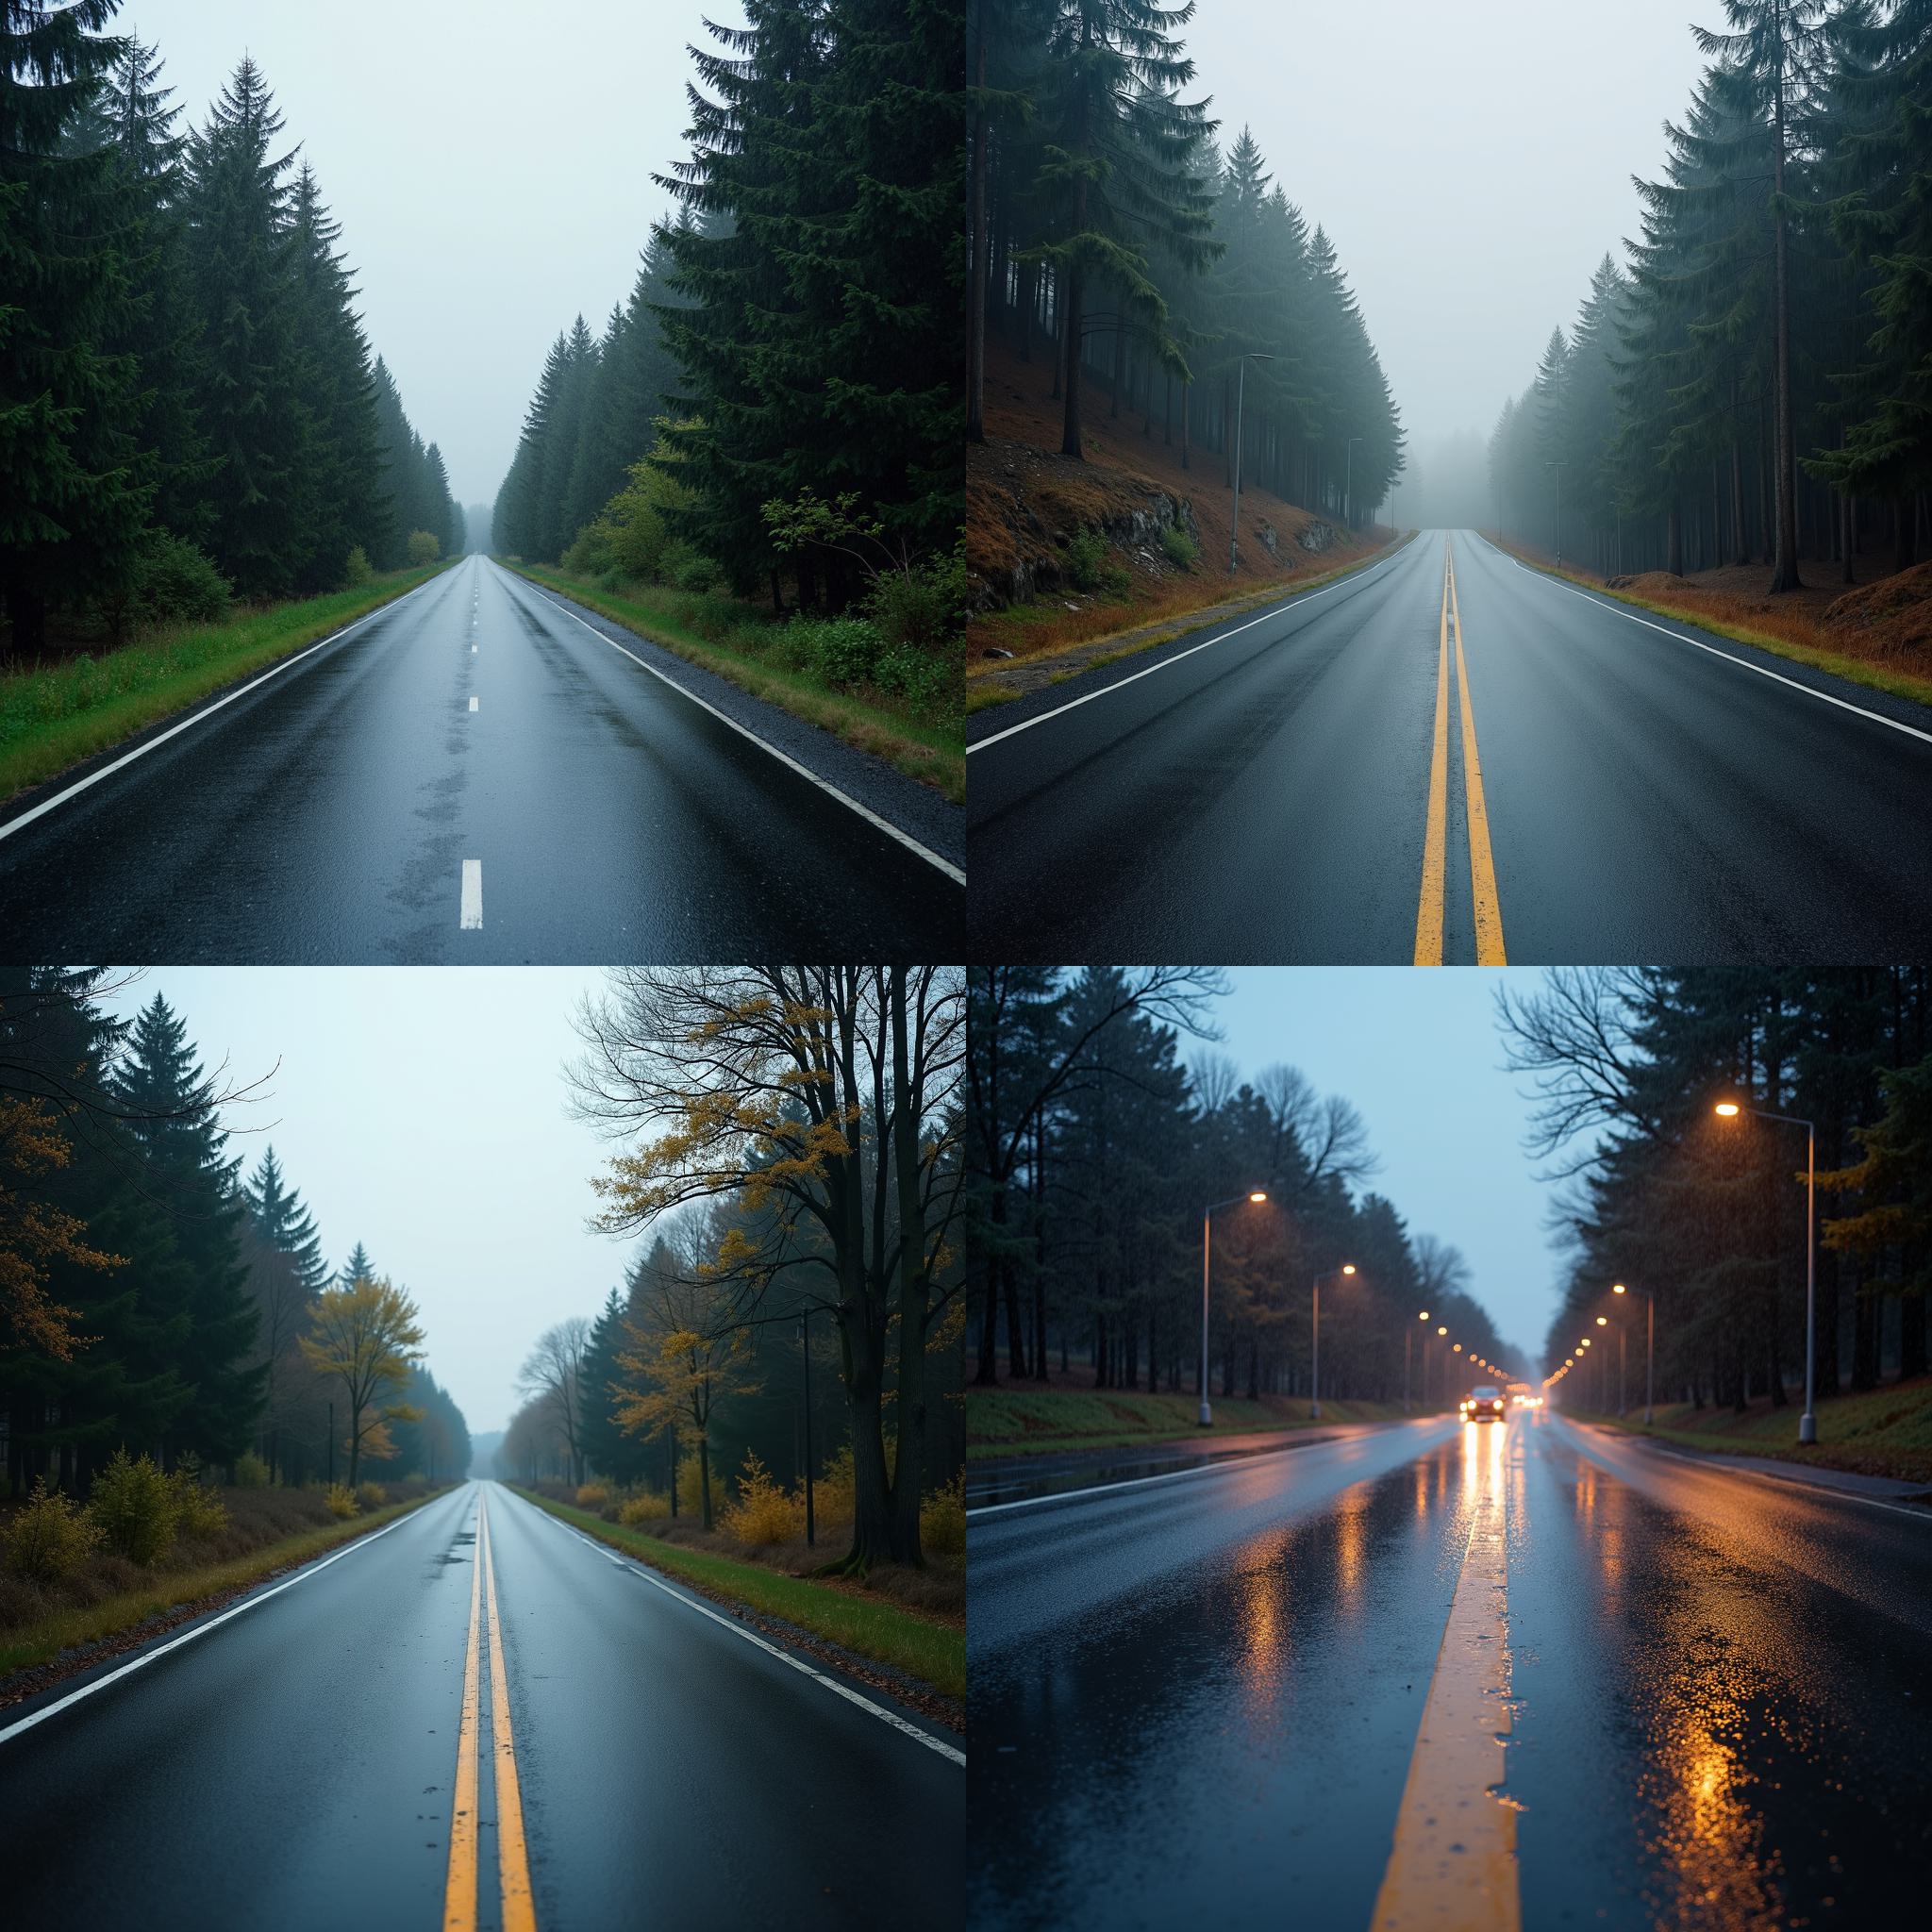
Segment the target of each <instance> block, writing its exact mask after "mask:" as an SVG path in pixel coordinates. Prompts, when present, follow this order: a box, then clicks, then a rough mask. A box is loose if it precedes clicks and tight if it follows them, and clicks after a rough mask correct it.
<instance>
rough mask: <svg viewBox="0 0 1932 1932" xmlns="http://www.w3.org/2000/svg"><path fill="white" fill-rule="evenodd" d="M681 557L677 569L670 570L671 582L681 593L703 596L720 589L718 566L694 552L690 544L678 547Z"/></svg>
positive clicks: (700, 553) (676, 564)
mask: <svg viewBox="0 0 1932 1932" xmlns="http://www.w3.org/2000/svg"><path fill="white" fill-rule="evenodd" d="M676 548H677V550H678V552H679V553H680V555H679V556H678V557H677V558H676V562H675V567H671V568H669V569H668V572H667V575H668V576H669V579H670V581H671V582H672V583H673V584H674V585H675V586H676V588H677V589H678V590H680V591H691V592H693V593H694V594H699V595H701V594H702V593H703V592H705V591H714V590H716V589H717V588H718V575H719V572H718V566H717V565H716V564H715V563H714V562H712V560H711V559H710V558H708V557H706V556H705V555H704V554H703V553H702V552H700V551H696V550H693V549H691V547H690V545H689V544H683V543H680V544H678V545H677V546H676Z"/></svg>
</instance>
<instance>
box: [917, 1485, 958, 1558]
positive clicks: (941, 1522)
mask: <svg viewBox="0 0 1932 1932" xmlns="http://www.w3.org/2000/svg"><path fill="white" fill-rule="evenodd" d="M919 1541H920V1542H921V1543H922V1545H924V1547H925V1548H926V1549H928V1550H933V1551H937V1552H940V1553H942V1554H943V1555H946V1556H949V1557H958V1556H963V1555H964V1554H965V1551H966V1472H965V1471H964V1470H963V1469H962V1470H961V1471H960V1472H959V1474H958V1475H956V1476H955V1477H954V1478H953V1480H952V1481H951V1482H949V1483H948V1484H947V1485H946V1486H945V1488H944V1489H942V1490H935V1491H933V1492H932V1493H931V1494H930V1495H929V1496H927V1497H926V1498H925V1500H924V1502H923V1503H921V1504H920V1506H919Z"/></svg>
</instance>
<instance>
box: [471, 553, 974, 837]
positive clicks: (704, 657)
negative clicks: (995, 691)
mask: <svg viewBox="0 0 1932 1932" xmlns="http://www.w3.org/2000/svg"><path fill="white" fill-rule="evenodd" d="M495 560H496V561H497V562H498V563H500V564H502V565H503V567H504V568H505V569H506V570H512V571H515V572H516V574H517V575H519V576H521V577H527V578H529V580H530V581H531V582H532V583H536V584H542V585H544V586H546V587H547V588H548V589H550V590H553V591H561V592H562V593H563V595H564V596H566V597H568V598H570V599H571V601H572V602H573V603H575V604H582V605H584V606H586V607H587V608H590V609H591V610H595V611H598V612H600V613H601V614H602V615H603V616H605V617H609V618H614V619H615V620H616V621H617V623H619V624H621V625H624V627H625V629H626V630H631V631H635V632H636V633H637V634H638V636H639V637H641V638H646V639H648V640H649V641H651V642H652V643H654V644H661V645H662V646H663V647H664V648H665V649H666V650H667V651H670V652H672V653H673V654H674V655H675V656H677V657H679V658H683V659H684V660H685V662H686V663H688V664H695V665H697V666H698V667H699V668H700V669H702V670H705V671H710V672H714V673H715V674H716V675H718V676H720V677H722V678H724V680H725V682H726V683H728V684H735V685H736V686H737V687H738V689H739V690H740V691H747V692H749V693H750V694H751V695H752V696H753V697H755V698H758V699H761V700H762V701H763V702H764V703H766V704H768V705H775V706H776V707H777V708H778V709H779V710H781V711H788V712H790V713H791V716H792V717H794V718H802V719H804V720H805V722H806V723H807V724H816V725H817V726H818V727H819V729H820V730H822V731H829V732H830V733H831V734H832V736H833V737H834V738H837V739H840V740H841V741H843V742H844V743H846V744H849V745H851V746H852V747H853V748H854V749H855V750H858V751H862V752H865V753H866V754H868V756H870V757H872V758H881V759H883V760H884V761H885V762H886V763H887V764H889V765H891V766H892V767H893V769H894V770H895V771H899V772H903V773H904V774H906V776H907V777H908V778H917V779H918V780H919V781H920V782H921V783H922V784H924V785H930V786H932V787H933V788H934V789H935V790H936V791H941V792H942V793H943V794H944V795H945V797H946V798H947V799H949V800H950V801H951V802H952V803H953V804H955V805H962V804H964V803H965V799H966V746H965V740H964V738H963V736H962V732H961V727H960V724H958V722H955V723H953V724H943V725H941V724H925V723H923V722H922V721H920V720H919V719H916V718H909V717H906V716H904V715H902V714H901V713H899V712H897V711H886V710H881V709H880V708H878V707H877V706H876V705H869V704H867V703H866V702H865V701H864V699H862V698H856V697H853V696H852V695H850V694H849V693H848V692H845V691H834V690H833V689H832V688H831V687H830V686H829V685H826V684H821V683H820V682H819V681H818V679H816V678H814V677H811V676H809V675H807V674H806V673H804V672H802V671H792V670H789V669H787V668H786V667H785V666H783V665H779V664H773V663H770V662H768V661H767V660H766V659H765V658H760V657H758V656H756V655H755V654H753V653H751V652H749V651H742V650H734V649H733V648H732V647H731V646H730V645H729V644H727V643H723V642H720V641H716V640H713V639H710V638H707V637H704V636H701V635H700V634H699V633H698V632H697V631H695V630H693V629H692V628H691V626H690V625H688V624H687V623H685V622H683V621H682V619H681V618H680V617H679V616H678V614H677V607H678V606H680V605H682V604H686V603H688V602H690V601H691V592H688V591H666V590H657V589H654V588H652V587H650V586H640V587H638V590H637V591H635V592H634V593H632V594H628V595H623V596H620V595H618V594H617V593H615V592H613V591H606V590H602V589H600V588H599V587H598V586H596V585H594V584H587V583H585V582H584V581H583V579H582V578H580V577H574V576H571V575H567V574H566V573H565V572H563V571H560V570H553V569H551V568H550V567H549V566H548V565H546V564H535V563H520V562H516V561H514V560H512V559H511V558H507V557H499V558H496V559H495ZM768 627H769V628H771V629H773V630H774V631H775V630H777V629H778V628H779V627H780V626H778V625H775V624H774V625H770V626H768Z"/></svg>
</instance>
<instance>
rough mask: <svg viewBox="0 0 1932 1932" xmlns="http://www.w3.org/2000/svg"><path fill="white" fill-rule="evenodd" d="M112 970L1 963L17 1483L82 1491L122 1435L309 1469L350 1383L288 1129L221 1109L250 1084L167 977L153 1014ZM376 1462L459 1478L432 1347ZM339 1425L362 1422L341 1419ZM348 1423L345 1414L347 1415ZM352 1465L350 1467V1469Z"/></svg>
mask: <svg viewBox="0 0 1932 1932" xmlns="http://www.w3.org/2000/svg"><path fill="white" fill-rule="evenodd" d="M111 990H112V983H111V982H109V981H108V978H107V976H106V975H105V974H103V973H101V972H100V971H98V970H67V969H59V968H53V967H32V968H28V967H8V968H0V1448H4V1454H5V1464H6V1472H7V1483H8V1491H9V1493H11V1494H14V1495H19V1494H22V1493H25V1491H26V1490H27V1489H28V1488H29V1487H30V1486H31V1484H32V1482H33V1480H34V1478H35V1477H37V1476H44V1477H45V1478H46V1479H47V1481H48V1484H49V1486H50V1487H61V1488H65V1489H67V1490H69V1491H84V1490H85V1489H86V1488H87V1486H88V1484H89V1483H90V1482H91V1481H92V1477H93V1475H94V1474H95V1473H96V1472H98V1471H99V1470H100V1469H101V1468H102V1467H103V1466H105V1464H106V1463H107V1461H108V1458H109V1457H111V1456H112V1455H113V1453H114V1452H115V1451H116V1450H117V1449H121V1448H125V1449H126V1450H127V1451H128V1452H129V1453H130V1454H131V1455H141V1454H143V1453H145V1454H148V1455H151V1456H153V1457H155V1459H156V1460H157V1462H158V1463H159V1464H160V1465H161V1466H162V1467H164V1468H174V1467H175V1466H177V1465H178V1464H179V1462H180V1461H181V1459H182V1458H183V1457H190V1456H192V1457H198V1458H199V1459H200V1460H201V1461H202V1462H203V1463H205V1464H211V1465H220V1466H222V1467H225V1468H228V1469H231V1470H232V1469H233V1468H234V1466H235V1465H236V1464H237V1462H238V1461H239V1460H240V1459H241V1458H242V1457H244V1456H245V1455H249V1454H252V1455H254V1456H256V1457H259V1459H260V1463H261V1465H262V1469H261V1472H260V1474H261V1475H262V1476H264V1477H265V1478H267V1479H279V1480H283V1481H289V1482H301V1481H305V1480H308V1479H310V1478H313V1477H316V1476H320V1475H323V1474H326V1473H327V1470H328V1466H329V1441H328V1429H329V1409H328V1404H329V1401H330V1399H331V1391H330V1389H329V1388H328V1387H327V1386H326V1385H325V1383H324V1382H323V1381H322V1379H321V1378H319V1377H318V1376H317V1375H316V1374H315V1373H314V1372H313V1370H312V1369H311V1367H310V1366H309V1365H308V1363H307V1362H306V1360H305V1358H304V1355H303V1351H302V1349H301V1346H300V1342H301V1338H302V1336H303V1335H304V1334H305V1333H307V1332H308V1328H309V1324H310V1321H311V1317H312V1315H313V1313H314V1310H315V1307H316V1303H317V1299H318V1297H319V1296H320V1295H321V1294H322V1293H323V1292H324V1291H325V1289H327V1288H330V1287H332V1286H334V1285H336V1284H338V1283H342V1284H346V1283H348V1282H350V1281H353V1280H368V1279H370V1278H372V1277H373V1275H374V1272H375V1271H374V1266H373V1264H372V1262H371V1260H370V1257H369V1256H368V1254H367V1252H366V1251H365V1250H364V1249H363V1248H362V1246H361V1245H360V1243H359V1242H358V1244H357V1246H356V1248H355V1249H354V1251H353V1252H352V1253H351V1254H350V1256H349V1257H348V1258H347V1260H346V1261H345V1263H344V1264H343V1266H342V1268H341V1271H340V1272H339V1273H338V1272H336V1271H332V1270H331V1269H330V1268H329V1266H328V1264H327V1262H326V1261H325V1259H324V1257H323V1250H322V1243H321V1238H320V1236H319V1234H318V1232H317V1229H316V1226H315V1223H314V1220H313V1217H312V1216H311V1215H310V1213H309V1212H308V1208H307V1207H306V1206H305V1205H304V1203H303V1201H302V1198H301V1196H300V1194H299V1193H298V1192H297V1191H295V1190H294V1189H293V1188H292V1187H291V1185H290V1183H289V1180H288V1177H287V1175H286V1174H285V1173H284V1171H283V1169H282V1166H281V1164H280V1162H279V1161H278V1160H277V1159H276V1158H275V1150H274V1149H273V1147H266V1148H264V1149H263V1150H262V1153H261V1155H260V1157H259V1158H258V1160H257V1162H256V1164H255V1166H254V1168H253V1170H252V1172H247V1173H244V1172H243V1166H244V1163H243V1159H242V1157H241V1156H240V1155H237V1154H234V1153H232V1152H231V1151H230V1145H229V1136H228V1134H227V1133H226V1131H225V1128H224V1126H223V1124H222V1115H223V1109H224V1108H225V1105H227V1104H228V1103H229V1102H231V1101H233V1100H236V1099H238V1098H245V1097H246V1094H247V1092H248V1091H249V1090H247V1089H242V1090H240V1091H237V1090H236V1089H234V1088H233V1087H232V1086H231V1085H230V1084H229V1083H228V1082H227V1078H226V1071H225V1069H216V1070H214V1071H213V1072H210V1071H209V1070H208V1069H207V1068H205V1067H204V1066H203V1064H202V1062H201V1059H200V1057H199V1055H198V1052H197V1050H196V1048H195V1046H194V1044H193V1042H192V1041H191V1040H190V1038H189V1036H188V1029H187V1024H186V1022H185V1021H184V1020H183V1019H182V1017H181V1016H180V1015H179V1014H177V1013H176V1012H175V1011H174V1009H173V1008H171V1007H170V1006H169V1004H168V1002H167V1001H166V1000H165V999H164V998H162V997H161V996H160V995H158V994H157V995H156V996H155V998H154V999H152V1000H151V1001H150V1002H149V1003H148V1004H147V1005H146V1006H145V1007H144V1008H142V1011H141V1013H140V1014H139V1016H138V1017H137V1018H135V1019H133V1020H120V1019H116V1018H114V1017H113V1016H112V1015H111V1014H110V1013H109V1012H108V1010H107V1008H106V1007H105V1005H104V1004H103V995H104V994H105V993H107V992H108V991H111ZM404 1400H405V1401H406V1402H407V1403H408V1404H409V1405H411V1406H413V1407H417V1408H419V1409H420V1410H421V1411H422V1413H421V1415H420V1416H419V1417H417V1418H415V1419H413V1420H399V1421H396V1422H394V1423H392V1424H391V1425H390V1427H391V1436H392V1438H393V1441H394V1453H393V1455H392V1456H391V1457H389V1458H387V1459H386V1460H385V1461H383V1462H382V1463H381V1464H379V1465H377V1464H375V1463H372V1464H369V1465H367V1467H368V1468H369V1469H370V1471H371V1473H372V1474H378V1475H380V1474H395V1475H402V1474H429V1473H431V1471H432V1470H433V1471H434V1473H435V1474H438V1475H449V1476H455V1475H458V1474H461V1472H462V1470H463V1469H464V1468H465V1467H466V1466H467V1463H468V1460H469V1436H468V1431H467V1429H466V1428H465V1427H464V1424H463V1419H462V1416H461V1414H460V1412H459V1411H458V1409H457V1407H456V1406H455V1404H454V1403H452V1402H451V1401H450V1399H449V1397H448V1395H447V1393H446V1392H445V1391H442V1390H441V1389H440V1388H439V1387H438V1386H437V1384H436V1383H435V1381H434V1378H433V1377H431V1376H430V1375H429V1374H428V1372H427V1371H426V1370H425V1369H424V1368H422V1367H421V1366H420V1365H418V1366H417V1367H416V1369H415V1371H414V1374H413V1377H412V1380H411V1383H410V1385H409V1387H408V1391H406V1393H405V1396H404ZM336 1419H337V1422H338V1424H340V1423H341V1420H342V1418H341V1414H340V1413H338V1416H337V1418H336ZM338 1433H339V1434H340V1429H339V1431H338ZM338 1473H340V1472H338Z"/></svg>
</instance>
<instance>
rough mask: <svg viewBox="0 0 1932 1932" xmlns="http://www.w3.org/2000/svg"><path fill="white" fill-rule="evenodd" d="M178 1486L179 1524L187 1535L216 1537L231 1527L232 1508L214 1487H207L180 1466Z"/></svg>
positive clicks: (176, 1521) (176, 1486)
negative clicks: (230, 1514) (229, 1507)
mask: <svg viewBox="0 0 1932 1932" xmlns="http://www.w3.org/2000/svg"><path fill="white" fill-rule="evenodd" d="M172 1481H173V1483H174V1489H175V1528H176V1530H178V1531H179V1533H180V1534H181V1535H183V1536H187V1537H197V1536H216V1535H219V1534H220V1532H221V1531H223V1530H225V1529H226V1528H227V1526H228V1507H227V1505H226V1504H225V1503H224V1502H223V1501H222V1499H221V1498H220V1497H219V1496H218V1495H216V1494H215V1492H214V1491H212V1490H205V1489H203V1488H202V1486H201V1484H200V1483H199V1482H198V1481H196V1479H195V1477H194V1474H193V1472H192V1471H191V1470H186V1469H177V1470H176V1471H175V1474H174V1476H173V1478H172Z"/></svg>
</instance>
